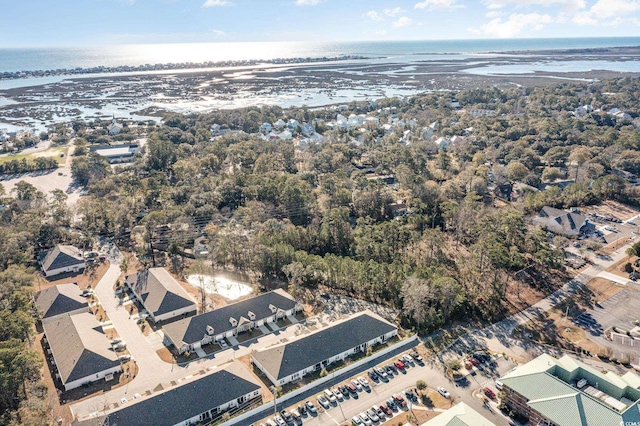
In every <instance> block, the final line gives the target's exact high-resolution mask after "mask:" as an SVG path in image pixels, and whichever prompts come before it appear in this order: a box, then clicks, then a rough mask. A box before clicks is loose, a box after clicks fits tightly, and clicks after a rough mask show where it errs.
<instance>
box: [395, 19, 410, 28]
mask: <svg viewBox="0 0 640 426" xmlns="http://www.w3.org/2000/svg"><path fill="white" fill-rule="evenodd" d="M412 23H413V21H412V20H411V18H407V17H406V16H403V17H401V18H400V19H398V20H397V21H396V22H394V23H393V26H394V27H396V28H402V27H408V26H409V25H411V24H412Z"/></svg>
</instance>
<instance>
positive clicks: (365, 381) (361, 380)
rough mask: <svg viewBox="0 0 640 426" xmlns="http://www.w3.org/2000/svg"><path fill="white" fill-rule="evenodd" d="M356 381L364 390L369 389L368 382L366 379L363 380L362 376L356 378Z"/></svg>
mask: <svg viewBox="0 0 640 426" xmlns="http://www.w3.org/2000/svg"><path fill="white" fill-rule="evenodd" d="M358 381H359V382H360V384H361V385H362V386H364V387H365V388H368V387H369V381H368V380H367V379H365V378H364V377H362V376H358Z"/></svg>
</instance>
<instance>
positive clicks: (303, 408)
mask: <svg viewBox="0 0 640 426" xmlns="http://www.w3.org/2000/svg"><path fill="white" fill-rule="evenodd" d="M298 411H299V412H300V415H301V416H306V415H307V406H306V405H304V404H300V405H299V406H298Z"/></svg>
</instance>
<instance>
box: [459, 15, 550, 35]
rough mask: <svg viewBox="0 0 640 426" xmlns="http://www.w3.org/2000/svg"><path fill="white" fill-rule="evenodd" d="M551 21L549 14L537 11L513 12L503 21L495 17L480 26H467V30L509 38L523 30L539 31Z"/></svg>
mask: <svg viewBox="0 0 640 426" xmlns="http://www.w3.org/2000/svg"><path fill="white" fill-rule="evenodd" d="M552 22H553V18H551V16H549V15H541V14H539V13H514V14H511V15H510V16H509V19H507V20H505V21H503V20H502V18H495V19H493V20H491V21H489V22H488V23H486V24H484V25H482V26H481V27H480V28H469V31H471V32H473V33H476V34H483V35H488V36H493V37H500V38H511V37H515V36H517V35H518V34H520V33H521V32H522V31H524V30H532V31H540V30H542V29H543V28H544V26H545V25H546V24H550V23H552Z"/></svg>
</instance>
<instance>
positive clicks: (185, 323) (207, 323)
mask: <svg viewBox="0 0 640 426" xmlns="http://www.w3.org/2000/svg"><path fill="white" fill-rule="evenodd" d="M301 310H302V306H301V305H300V304H299V303H298V302H297V301H296V300H295V299H294V298H293V297H292V296H291V295H290V294H289V293H287V292H285V291H284V290H280V289H278V290H274V291H270V292H268V293H264V294H261V295H260V296H256V297H252V298H249V299H245V300H243V301H240V302H237V303H232V304H230V305H227V306H224V307H222V308H220V309H214V310H213V311H209V312H205V313H202V314H200V315H196V316H193V317H189V318H185V319H182V320H179V321H175V322H173V323H171V324H167V325H165V326H164V327H163V331H164V335H165V338H166V343H167V344H173V345H174V346H175V347H176V348H177V349H178V351H179V352H180V353H184V352H186V351H191V350H194V349H196V348H199V347H201V346H202V345H206V344H208V343H213V342H218V341H221V340H223V339H224V338H225V337H233V336H237V335H238V334H239V333H242V332H245V331H247V330H250V329H253V328H255V327H260V326H262V325H264V324H266V323H269V322H274V321H276V320H278V319H280V318H284V317H286V316H287V315H293V314H295V313H296V312H299V311H301Z"/></svg>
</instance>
